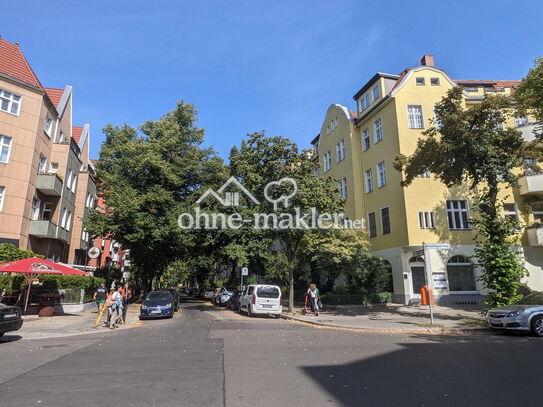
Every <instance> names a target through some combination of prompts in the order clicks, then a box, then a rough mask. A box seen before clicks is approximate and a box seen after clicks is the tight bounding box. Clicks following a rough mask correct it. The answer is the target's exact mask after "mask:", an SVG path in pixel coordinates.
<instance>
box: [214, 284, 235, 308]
mask: <svg viewBox="0 0 543 407" xmlns="http://www.w3.org/2000/svg"><path fill="white" fill-rule="evenodd" d="M232 294H234V289H233V288H224V287H223V288H221V291H219V293H218V294H217V295H216V296H215V298H214V299H213V302H214V303H215V305H219V306H221V305H226V303H227V302H228V300H229V299H230V297H231V296H232Z"/></svg>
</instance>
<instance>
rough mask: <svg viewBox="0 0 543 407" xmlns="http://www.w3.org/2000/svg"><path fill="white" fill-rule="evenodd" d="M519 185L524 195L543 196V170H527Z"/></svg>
mask: <svg viewBox="0 0 543 407" xmlns="http://www.w3.org/2000/svg"><path fill="white" fill-rule="evenodd" d="M519 187H520V188H519V189H520V194H521V195H522V196H534V197H539V198H543V172H526V173H525V174H524V176H522V177H520V179H519Z"/></svg>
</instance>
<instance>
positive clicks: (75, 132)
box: [72, 126, 83, 144]
mask: <svg viewBox="0 0 543 407" xmlns="http://www.w3.org/2000/svg"><path fill="white" fill-rule="evenodd" d="M82 133H83V127H80V126H72V137H73V138H74V140H75V142H76V143H77V144H79V139H80V138H81V134H82Z"/></svg>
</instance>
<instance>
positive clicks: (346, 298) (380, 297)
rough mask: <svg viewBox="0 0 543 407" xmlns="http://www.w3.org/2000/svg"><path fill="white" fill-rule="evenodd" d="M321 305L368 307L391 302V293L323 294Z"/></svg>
mask: <svg viewBox="0 0 543 407" xmlns="http://www.w3.org/2000/svg"><path fill="white" fill-rule="evenodd" d="M321 301H322V303H323V305H369V304H386V303H389V302H391V301H392V294H391V293H378V294H370V295H364V294H323V295H321Z"/></svg>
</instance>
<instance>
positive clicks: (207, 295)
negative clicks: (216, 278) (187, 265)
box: [202, 287, 215, 300]
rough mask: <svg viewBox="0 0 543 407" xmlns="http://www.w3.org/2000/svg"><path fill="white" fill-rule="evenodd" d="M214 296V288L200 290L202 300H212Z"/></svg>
mask: <svg viewBox="0 0 543 407" xmlns="http://www.w3.org/2000/svg"><path fill="white" fill-rule="evenodd" d="M214 295H215V289H214V288H210V287H208V288H204V289H203V290H202V299H204V300H212V299H213V296H214Z"/></svg>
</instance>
